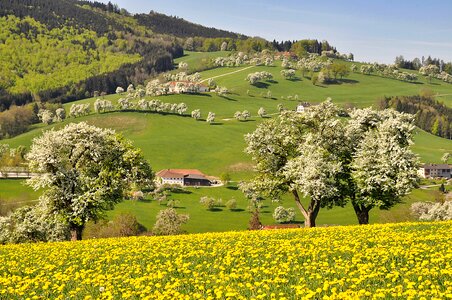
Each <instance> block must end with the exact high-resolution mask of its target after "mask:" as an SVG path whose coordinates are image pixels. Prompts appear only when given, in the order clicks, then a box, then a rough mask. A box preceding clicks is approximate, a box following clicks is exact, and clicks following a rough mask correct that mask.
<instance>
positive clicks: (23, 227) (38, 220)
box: [0, 204, 70, 244]
mask: <svg viewBox="0 0 452 300" xmlns="http://www.w3.org/2000/svg"><path fill="white" fill-rule="evenodd" d="M69 236H70V234H69V228H68V226H66V225H65V224H64V223H63V222H61V220H60V219H59V218H58V217H57V216H56V215H54V214H51V213H49V211H48V209H47V208H46V206H45V205H43V204H39V205H36V206H25V207H21V208H18V209H16V210H15V211H14V212H12V213H10V214H9V215H8V216H7V217H0V244H5V243H27V242H48V241H64V240H68V239H69Z"/></svg>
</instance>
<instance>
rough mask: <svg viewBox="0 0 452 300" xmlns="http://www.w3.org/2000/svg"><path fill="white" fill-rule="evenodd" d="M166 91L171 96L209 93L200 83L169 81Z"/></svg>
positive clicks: (206, 87) (207, 88)
mask: <svg viewBox="0 0 452 300" xmlns="http://www.w3.org/2000/svg"><path fill="white" fill-rule="evenodd" d="M168 91H169V92H170V93H171V94H182V93H205V92H208V91H209V87H208V86H207V85H205V84H202V83H200V82H192V81H170V82H168Z"/></svg>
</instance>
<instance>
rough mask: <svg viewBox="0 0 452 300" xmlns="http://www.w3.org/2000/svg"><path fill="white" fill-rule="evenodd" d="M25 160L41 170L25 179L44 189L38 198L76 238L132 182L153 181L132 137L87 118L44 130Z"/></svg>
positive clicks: (34, 170)
mask: <svg viewBox="0 0 452 300" xmlns="http://www.w3.org/2000/svg"><path fill="white" fill-rule="evenodd" d="M26 158H27V159H28V160H29V162H30V163H29V166H30V170H31V171H32V172H36V173H38V174H39V175H38V176H36V177H33V178H31V179H29V180H28V181H27V183H28V184H29V185H30V186H31V187H33V188H34V189H40V188H45V191H44V192H43V195H42V196H41V198H40V201H41V202H43V203H45V204H46V206H47V207H48V208H49V210H50V211H51V212H53V213H55V214H58V215H59V216H60V217H61V218H62V219H63V220H64V222H65V223H67V224H68V226H69V227H70V230H71V235H72V239H81V232H82V230H83V228H84V225H85V223H86V222H87V221H88V220H98V219H99V218H101V217H102V216H103V213H104V211H106V210H109V209H112V208H113V206H114V204H116V203H118V202H120V201H121V200H123V198H124V195H125V192H127V191H128V190H129V189H130V187H131V186H132V185H147V186H149V185H150V184H151V183H152V179H153V173H152V170H151V168H150V166H149V164H148V163H147V162H146V161H145V160H144V158H143V156H142V154H141V152H140V151H139V150H137V149H134V148H133V147H132V145H131V143H130V142H129V141H127V140H125V139H124V138H123V137H121V136H120V135H117V134H116V133H115V132H114V131H112V130H109V129H101V128H97V127H94V126H90V125H88V124H86V123H84V122H82V123H77V124H75V123H71V124H69V125H67V126H65V127H64V128H63V129H61V130H58V131H57V130H50V131H46V132H45V133H44V134H43V135H42V136H41V137H39V138H36V139H35V140H34V141H33V144H32V146H31V149H30V152H29V153H28V154H27V155H26Z"/></svg>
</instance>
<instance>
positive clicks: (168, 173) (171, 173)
mask: <svg viewBox="0 0 452 300" xmlns="http://www.w3.org/2000/svg"><path fill="white" fill-rule="evenodd" d="M156 175H157V176H158V177H165V178H183V177H184V176H188V175H201V176H205V175H204V174H203V173H202V172H201V171H199V170H196V169H164V170H161V171H159V172H158V173H157V174H156Z"/></svg>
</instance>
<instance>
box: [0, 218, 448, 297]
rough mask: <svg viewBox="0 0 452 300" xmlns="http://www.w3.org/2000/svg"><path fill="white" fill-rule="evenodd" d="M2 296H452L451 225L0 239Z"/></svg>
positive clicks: (410, 224)
mask: <svg viewBox="0 0 452 300" xmlns="http://www.w3.org/2000/svg"><path fill="white" fill-rule="evenodd" d="M0 299H452V222H439V223H403V224H387V225H386V224H385V225H370V226H347V227H330V228H314V229H293V230H275V231H259V232H228V233H209V234H197V235H184V236H173V237H134V238H118V239H102V240H87V241H82V242H64V243H47V244H44V243H41V244H22V245H7V246H0Z"/></svg>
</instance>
